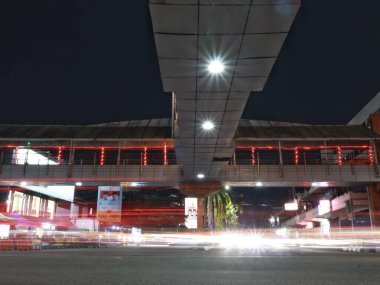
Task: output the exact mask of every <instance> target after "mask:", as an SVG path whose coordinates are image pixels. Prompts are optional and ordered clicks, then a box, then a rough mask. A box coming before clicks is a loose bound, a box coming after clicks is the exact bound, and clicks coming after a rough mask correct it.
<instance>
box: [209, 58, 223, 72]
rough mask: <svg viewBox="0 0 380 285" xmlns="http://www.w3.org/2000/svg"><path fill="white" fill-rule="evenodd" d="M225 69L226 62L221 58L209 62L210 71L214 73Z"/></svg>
mask: <svg viewBox="0 0 380 285" xmlns="http://www.w3.org/2000/svg"><path fill="white" fill-rule="evenodd" d="M223 70H224V64H223V63H222V62H221V61H220V60H219V59H214V60H212V61H210V63H209V64H208V71H209V72H210V73H212V74H219V73H222V72H223Z"/></svg>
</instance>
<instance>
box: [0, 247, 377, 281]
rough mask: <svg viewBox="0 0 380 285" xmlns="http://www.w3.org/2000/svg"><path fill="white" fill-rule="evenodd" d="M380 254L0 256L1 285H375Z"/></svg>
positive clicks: (83, 252) (120, 251)
mask: <svg viewBox="0 0 380 285" xmlns="http://www.w3.org/2000/svg"><path fill="white" fill-rule="evenodd" d="M379 268H380V254H378V253H348V252H311V251H282V252H257V251H245V252H242V251H225V250H214V249H212V250H208V251H206V250H199V249H171V248H159V249H153V248H101V249H62V250H44V251H36V252H31V251H24V252H23V251H0V284H1V285H8V284H28V285H32V284H55V285H56V284H65V285H73V284H176V285H178V284H179V285H187V284H191V285H196V284H207V285H212V284H229V285H233V284H276V285H277V284H279V285H287V284H292V285H294V284H307V285H314V284H323V285H327V284H334V285H337V284H338V285H339V284H344V285H350V284H357V285H359V284H360V285H364V284H371V285H375V284H380V283H379V282H380V281H379V280H380V270H379Z"/></svg>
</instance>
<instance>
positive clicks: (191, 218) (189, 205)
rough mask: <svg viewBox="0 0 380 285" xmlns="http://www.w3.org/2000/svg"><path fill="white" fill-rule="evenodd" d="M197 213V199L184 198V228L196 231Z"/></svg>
mask: <svg viewBox="0 0 380 285" xmlns="http://www.w3.org/2000/svg"><path fill="white" fill-rule="evenodd" d="M197 212H198V198H185V216H186V220H185V226H186V227H187V228H188V229H196V228H197V227H198V224H197V216H198V215H197Z"/></svg>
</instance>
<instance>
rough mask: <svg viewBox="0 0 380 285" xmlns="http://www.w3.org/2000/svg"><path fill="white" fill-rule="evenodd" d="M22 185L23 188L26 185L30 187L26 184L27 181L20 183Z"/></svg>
mask: <svg viewBox="0 0 380 285" xmlns="http://www.w3.org/2000/svg"><path fill="white" fill-rule="evenodd" d="M20 185H21V186H26V185H28V183H26V181H22V182H21V183H20Z"/></svg>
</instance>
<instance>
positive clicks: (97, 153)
mask: <svg viewBox="0 0 380 285" xmlns="http://www.w3.org/2000/svg"><path fill="white" fill-rule="evenodd" d="M377 140H378V135H377V134H375V133H374V132H372V131H371V130H370V129H368V128H366V127H364V126H313V125H299V124H285V123H276V122H264V121H248V120H241V122H240V124H239V128H238V129H237V132H236V134H235V136H234V146H233V147H234V149H235V151H234V155H233V156H232V157H228V158H225V159H221V160H218V161H214V162H213V163H214V164H217V165H218V179H217V181H214V182H220V183H221V184H229V185H231V186H257V185H265V186H304V187H308V186H322V187H326V186H330V185H331V186H333V185H336V186H338V185H351V184H361V183H371V182H380V178H379V173H378V155H377V150H376V142H377ZM173 141H174V140H173V139H172V137H171V123H170V120H147V121H132V122H120V123H113V124H104V125H95V126H15V125H13V126H9V125H8V126H4V125H3V126H0V181H1V183H3V184H9V183H11V184H16V185H17V184H19V183H22V182H25V181H30V182H32V183H35V184H55V183H67V182H77V181H80V182H82V183H83V184H88V185H116V184H120V183H124V184H125V185H127V186H128V185H129V186H131V187H133V186H132V185H139V186H141V185H150V186H155V185H157V186H173V187H176V186H178V184H179V183H181V182H183V181H186V179H187V177H185V175H184V173H183V171H182V165H178V164H177V161H176V157H175V151H174V142H173ZM201 182H202V180H200V181H199V182H198V183H201Z"/></svg>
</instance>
